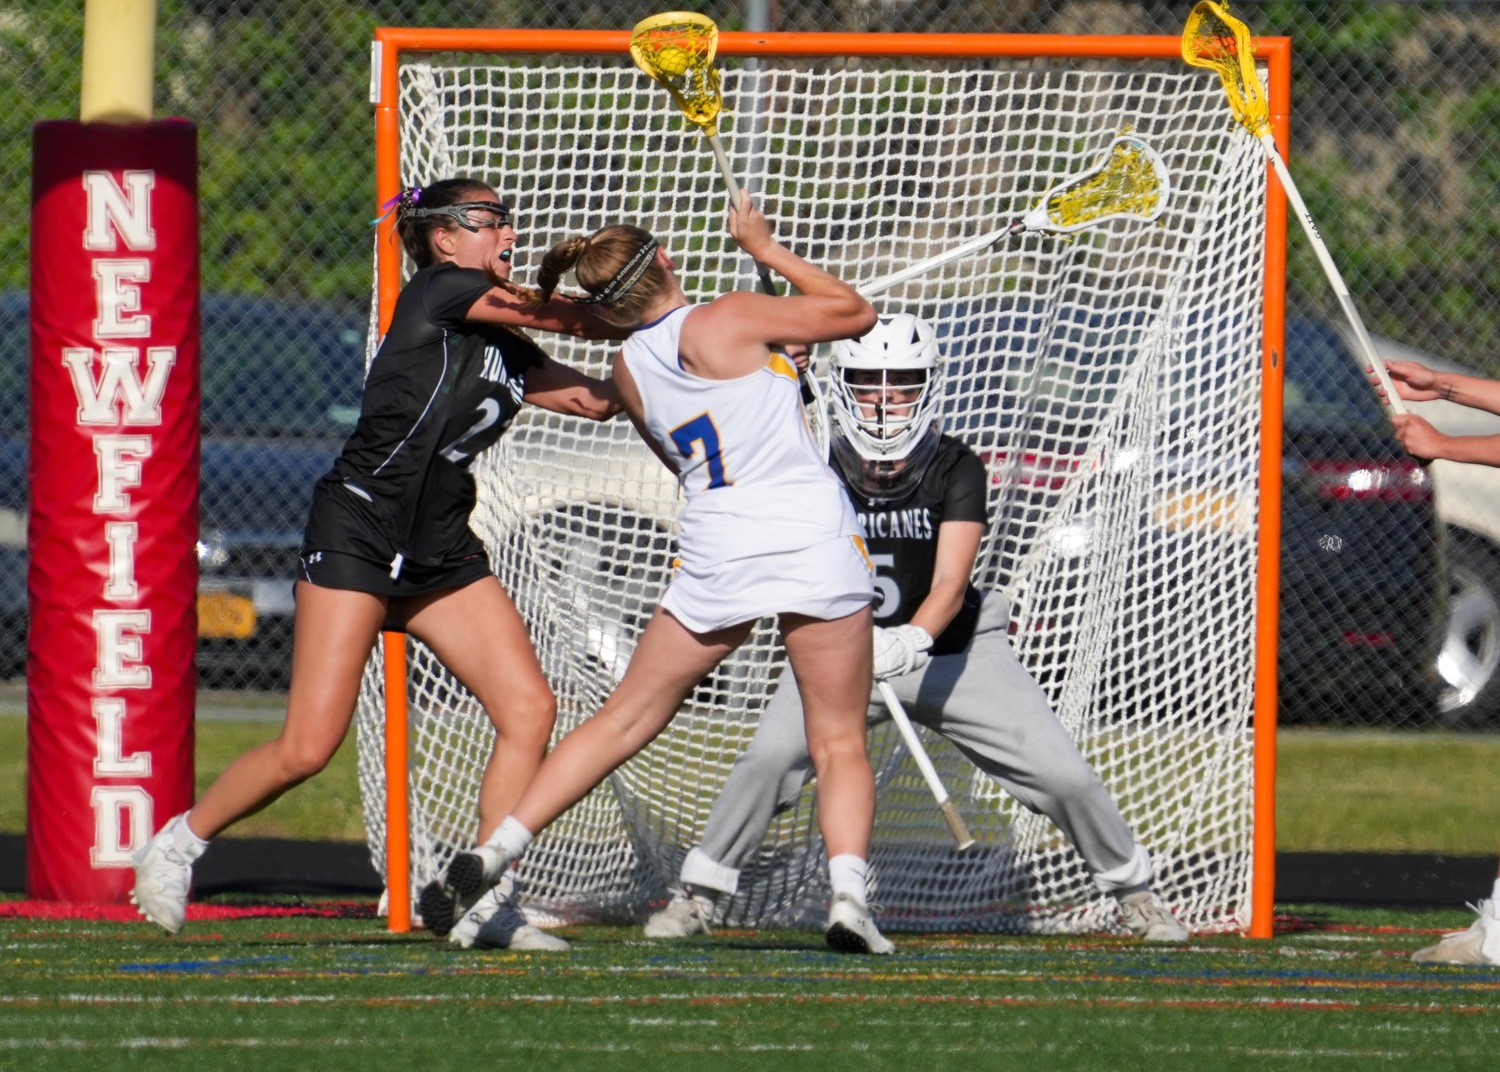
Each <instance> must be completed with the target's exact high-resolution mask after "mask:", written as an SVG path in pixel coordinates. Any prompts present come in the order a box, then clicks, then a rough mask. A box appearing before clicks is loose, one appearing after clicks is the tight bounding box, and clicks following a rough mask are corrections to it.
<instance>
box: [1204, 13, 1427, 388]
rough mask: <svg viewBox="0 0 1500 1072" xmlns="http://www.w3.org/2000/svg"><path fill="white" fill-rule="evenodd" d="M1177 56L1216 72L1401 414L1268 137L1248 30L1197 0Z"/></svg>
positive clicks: (1345, 291)
mask: <svg viewBox="0 0 1500 1072" xmlns="http://www.w3.org/2000/svg"><path fill="white" fill-rule="evenodd" d="M1182 58H1183V59H1184V60H1186V61H1187V62H1188V63H1190V64H1191V65H1192V66H1194V67H1207V68H1208V69H1209V70H1211V71H1217V72H1218V74H1219V80H1220V81H1221V82H1223V83H1224V93H1225V95H1226V96H1227V97H1228V98H1229V107H1230V110H1231V111H1233V112H1234V118H1235V119H1236V120H1237V121H1238V122H1239V124H1240V125H1241V126H1243V127H1244V128H1245V129H1246V130H1248V131H1249V132H1250V133H1251V134H1253V135H1254V136H1255V137H1256V139H1258V140H1259V141H1260V144H1261V148H1263V149H1264V150H1265V151H1266V158H1267V159H1268V160H1270V161H1271V166H1272V168H1274V169H1275V171H1276V177H1277V179H1279V180H1280V181H1281V188H1282V190H1284V191H1285V192H1286V197H1287V200H1288V201H1290V202H1291V203H1292V211H1293V212H1294V214H1295V215H1296V217H1297V220H1298V221H1299V222H1300V223H1301V224H1302V231H1303V233H1304V234H1306V235H1307V240H1308V241H1309V242H1311V243H1312V247H1313V252H1314V253H1316V254H1317V255H1318V263H1319V264H1321V265H1322V266H1323V274H1324V275H1326V276H1327V277H1328V282H1329V283H1331V284H1332V285H1333V293H1334V295H1335V296H1336V297H1337V298H1338V301H1339V308H1341V309H1343V311H1344V317H1345V318H1346V319H1347V320H1348V321H1349V327H1350V329H1351V330H1352V331H1353V332H1354V341H1355V345H1356V347H1357V348H1358V350H1359V356H1360V358H1361V359H1363V360H1364V362H1365V363H1366V365H1367V366H1368V367H1369V368H1370V369H1371V370H1373V371H1374V373H1375V378H1376V380H1378V381H1379V383H1380V387H1381V389H1382V390H1383V391H1384V392H1385V398H1386V404H1387V405H1389V406H1390V408H1391V412H1392V413H1397V414H1400V413H1405V412H1406V405H1405V404H1404V403H1403V402H1402V401H1401V396H1400V395H1398V394H1397V393H1396V385H1395V384H1393V383H1392V382H1391V374H1390V373H1389V372H1388V371H1386V367H1385V362H1384V361H1382V360H1381V359H1380V355H1379V354H1377V353H1376V352H1375V344H1374V343H1372V342H1371V341H1370V333H1369V332H1368V331H1366V330H1365V322H1364V321H1363V320H1362V319H1360V315H1359V310H1358V309H1356V308H1355V307H1354V299H1353V298H1352V297H1351V296H1350V294H1349V288H1348V286H1347V285H1345V283H1344V277H1343V276H1342V275H1341V274H1339V270H1338V266H1337V265H1335V264H1334V263H1333V255H1332V254H1330V253H1329V252H1328V246H1327V245H1326V244H1325V243H1324V242H1323V236H1322V235H1321V234H1319V233H1318V225H1317V224H1316V223H1314V222H1313V218H1312V213H1310V212H1308V210H1307V204H1306V202H1304V201H1303V200H1302V194H1301V193H1300V192H1299V191H1298V190H1297V184H1296V183H1295V182H1293V181H1292V174H1291V172H1290V171H1288V170H1287V166H1286V161H1284V160H1282V159H1281V153H1280V152H1278V151H1277V149H1276V139H1275V137H1274V136H1273V135H1272V134H1271V122H1270V115H1271V107H1270V104H1269V103H1268V102H1267V101H1266V94H1265V91H1264V89H1262V87H1261V84H1260V77H1259V76H1258V75H1257V74H1256V73H1255V46H1254V44H1253V43H1252V42H1251V40H1250V28H1249V27H1248V26H1246V25H1245V24H1244V23H1243V22H1241V21H1240V20H1239V19H1237V18H1235V17H1234V16H1232V15H1230V14H1229V10H1228V8H1227V7H1225V6H1224V5H1222V4H1218V3H1215V2H1214V0H1201V2H1200V3H1199V4H1198V5H1197V6H1196V7H1194V8H1193V10H1192V12H1191V13H1190V14H1189V15H1188V20H1187V25H1185V26H1184V27H1183V28H1182Z"/></svg>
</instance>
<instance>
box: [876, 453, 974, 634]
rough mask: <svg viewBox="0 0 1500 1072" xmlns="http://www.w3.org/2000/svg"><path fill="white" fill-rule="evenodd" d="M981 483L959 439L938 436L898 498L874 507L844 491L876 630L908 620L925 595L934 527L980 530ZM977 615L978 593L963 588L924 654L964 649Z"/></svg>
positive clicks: (932, 556)
mask: <svg viewBox="0 0 1500 1072" xmlns="http://www.w3.org/2000/svg"><path fill="white" fill-rule="evenodd" d="M988 480H989V474H988V473H987V472H986V471H985V467H984V463H983V462H982V461H980V460H979V456H978V455H976V454H975V453H974V452H973V451H972V450H970V449H969V448H968V446H967V445H965V444H964V443H963V442H962V441H961V440H958V439H954V438H953V437H952V436H946V435H945V436H943V437H942V440H941V442H940V444H939V446H938V453H937V457H935V458H933V460H932V464H931V465H929V466H928V467H927V472H926V473H924V474H923V476H922V479H921V481H920V482H918V484H917V486H916V487H915V488H914V489H913V490H912V491H911V493H910V494H909V495H907V496H906V497H905V498H903V499H896V500H889V501H885V502H880V503H874V502H871V501H870V500H869V499H867V498H865V497H864V496H863V495H861V494H860V492H859V489H858V488H855V487H853V486H852V485H850V486H849V497H850V498H851V499H852V500H853V502H854V509H855V510H856V511H857V512H858V513H859V518H860V521H861V522H862V523H863V525H864V530H865V543H866V544H867V545H868V546H869V550H870V559H871V561H872V562H873V564H874V566H875V588H876V591H877V592H878V597H877V600H876V603H875V624H876V625H881V626H891V625H905V624H906V623H907V622H910V621H911V618H912V615H913V614H915V613H916V611H917V608H918V607H920V606H921V605H922V601H923V600H924V599H926V598H927V594H928V592H930V591H931V590H932V575H933V570H934V567H935V566H936V564H937V536H938V526H939V525H941V524H942V523H943V522H944V521H977V522H979V523H980V524H985V523H986V521H987V516H986V496H985V491H986V487H987V482H988ZM978 617H979V592H978V590H976V589H975V587H974V586H973V585H972V584H970V585H969V587H968V590H967V591H966V592H965V593H964V602H963V606H962V607H961V608H960V609H959V612H958V614H957V615H955V616H954V618H953V621H951V622H950V623H949V624H948V628H946V629H944V630H943V632H942V635H941V636H937V637H934V638H933V645H932V654H934V655H952V654H954V653H956V652H960V651H963V650H964V649H965V648H967V647H968V646H969V640H970V638H971V637H972V636H973V635H974V624H975V622H976V621H977V620H978Z"/></svg>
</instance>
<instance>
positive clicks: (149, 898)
mask: <svg viewBox="0 0 1500 1072" xmlns="http://www.w3.org/2000/svg"><path fill="white" fill-rule="evenodd" d="M385 613H386V602H385V599H384V598H383V597H381V596H375V595H370V594H368V593H365V592H351V591H344V590H340V589H335V588H320V587H318V586H317V585H313V584H309V583H307V582H305V581H299V582H298V583H297V611H296V625H295V629H296V636H297V638H298V642H295V643H294V646H293V649H292V652H293V654H292V681H291V689H290V691H289V693H288V696H287V711H286V721H285V723H284V724H283V725H282V728H281V733H280V735H278V736H277V737H276V739H275V740H272V741H268V742H266V743H265V744H263V745H259V746H258V747H256V748H252V749H251V750H250V751H248V752H246V753H245V754H244V755H242V756H240V757H239V758H238V759H236V760H235V761H234V762H233V763H231V764H230V765H229V766H228V767H226V768H225V769H224V772H223V773H222V774H220V775H219V776H218V778H216V779H215V780H214V783H213V784H212V785H211V786H209V787H208V791H207V792H205V793H204V794H203V796H202V797H201V798H200V799H199V800H198V802H197V803H196V804H194V805H193V807H192V810H191V811H189V812H188V813H187V814H186V815H179V816H177V817H175V818H173V819H172V820H170V821H169V822H168V823H167V824H166V825H165V826H163V827H162V829H161V830H160V831H158V832H157V834H156V836H155V837H153V838H152V839H151V840H150V841H148V842H147V843H146V844H145V845H144V846H143V847H142V848H141V850H140V851H139V852H138V853H137V854H136V856H135V860H134V864H135V872H136V880H135V889H134V890H133V892H132V893H131V899H132V900H134V901H135V903H136V905H137V907H138V908H139V909H140V910H141V914H142V915H144V916H145V917H146V918H147V919H150V920H151V921H152V922H154V923H156V924H158V925H159V926H161V927H164V928H165V929H166V930H168V931H171V932H172V933H174V934H175V933H176V932H178V931H179V930H181V929H182V925H183V921H184V919H185V918H186V911H187V899H188V889H189V887H190V886H191V883H192V865H193V861H194V860H196V859H197V857H198V856H199V855H200V854H201V853H202V852H203V849H204V847H205V845H206V842H207V839H209V838H211V837H213V836H214V835H216V834H218V833H219V832H220V831H221V830H223V829H224V828H225V827H227V826H229V825H230V824H231V823H234V822H235V821H237V820H239V819H242V818H244V817H245V816H247V815H252V814H254V813H255V812H257V811H260V810H261V809H262V808H264V807H266V806H267V805H268V804H270V803H271V802H272V801H274V800H275V799H276V798H277V797H279V796H281V794H283V793H285V792H286V791H287V790H288V789H290V788H292V787H293V786H295V785H298V784H299V783H301V782H304V781H306V780H307V779H308V778H310V777H312V776H313V775H314V774H316V773H318V772H319V771H320V770H322V769H323V768H324V767H325V766H327V765H328V761H329V760H330V759H332V758H333V754H334V753H335V752H336V751H338V747H339V745H340V744H341V743H342V742H343V740H344V736H345V735H346V734H347V733H348V731H349V723H350V721H351V719H352V718H353V717H354V706H355V703H356V701H357V700H358V697H359V685H360V679H361V676H362V675H363V673H364V667H365V663H366V661H367V660H368V659H369V656H370V649H371V647H372V646H373V645H374V643H375V638H376V636H377V635H378V634H379V631H380V625H381V622H382V621H383V620H384V618H385Z"/></svg>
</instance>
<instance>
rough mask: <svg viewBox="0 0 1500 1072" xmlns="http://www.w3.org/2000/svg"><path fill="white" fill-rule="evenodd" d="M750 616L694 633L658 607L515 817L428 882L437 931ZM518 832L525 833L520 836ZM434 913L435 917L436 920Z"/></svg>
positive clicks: (714, 661) (581, 793)
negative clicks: (600, 702) (620, 674)
mask: <svg viewBox="0 0 1500 1072" xmlns="http://www.w3.org/2000/svg"><path fill="white" fill-rule="evenodd" d="M753 624H754V623H753V622H746V623H744V624H742V625H737V626H732V627H730V628H728V629H720V630H717V631H715V632H711V633H704V634H697V633H693V632H692V631H691V630H689V629H688V628H687V627H686V626H684V625H683V624H682V623H681V622H679V621H677V619H676V618H673V617H672V616H671V615H670V614H668V613H666V612H665V611H662V610H658V611H657V612H656V614H655V615H654V616H653V617H652V619H651V621H650V622H649V623H647V625H646V628H645V630H644V631H643V632H642V633H641V639H640V642H639V643H638V644H637V645H636V649H635V652H634V654H633V655H632V656H631V660H630V666H629V667H628V668H627V670H626V671H625V676H624V678H623V679H622V680H621V681H620V684H619V685H618V686H617V687H616V689H615V691H614V692H613V693H611V694H610V697H609V699H608V700H606V701H605V702H604V706H603V707H601V708H600V709H599V711H598V713H597V714H595V715H594V716H593V717H591V718H589V719H588V720H587V721H585V722H584V723H583V724H582V725H580V726H578V727H576V728H574V729H573V730H572V731H571V732H569V733H568V734H567V736H565V737H564V738H563V739H562V740H561V741H560V742H559V743H558V745H557V747H556V748H554V749H553V750H552V752H551V753H550V754H549V755H548V756H547V758H546V759H545V760H543V761H542V765H541V768H540V769H539V770H538V771H537V773H536V776H535V777H534V778H533V779H532V781H531V784H530V785H529V786H528V787H527V789H526V791H525V793H524V794H523V795H522V797H521V799H520V801H519V802H517V804H516V806H515V808H514V809H512V812H511V814H510V817H509V818H508V819H507V820H506V822H505V823H504V824H502V826H501V827H500V828H499V829H498V830H497V831H496V832H495V834H494V835H493V836H492V837H491V838H489V840H488V841H486V843H485V844H483V845H480V846H479V847H478V848H477V849H476V850H475V851H474V852H472V853H460V854H459V855H458V856H456V857H455V858H454V860H453V862H452V863H451V864H450V865H449V866H448V871H447V873H446V874H445V875H444V876H443V879H442V880H441V882H438V883H433V884H431V885H430V886H429V887H428V888H427V889H424V890H423V906H422V912H423V916H424V918H426V917H427V916H428V914H429V913H431V914H432V916H433V919H429V920H427V923H428V926H429V928H432V929H433V930H434V932H435V933H444V931H443V925H444V924H445V923H446V924H447V925H448V926H451V925H452V924H451V923H449V922H448V921H449V919H450V918H456V916H458V915H461V914H462V910H463V909H464V907H465V903H466V902H467V901H468V900H469V899H472V898H474V897H477V896H478V895H479V894H480V893H482V892H483V891H484V890H485V889H488V888H489V887H490V886H493V885H494V884H495V883H496V882H498V881H499V878H500V876H501V875H502V874H503V872H504V869H505V868H506V867H508V866H509V865H510V863H511V861H512V860H514V859H515V858H517V857H518V856H519V855H520V853H521V852H522V851H524V848H525V844H528V843H529V841H530V838H531V837H532V836H534V835H535V834H538V833H540V832H541V831H542V830H543V829H544V828H545V827H546V826H547V825H548V824H550V823H551V822H552V821H553V820H554V819H556V818H557V817H558V816H560V815H561V814H562V813H563V812H565V811H567V810H568V808H570V807H572V806H573V805H574V804H576V803H577V802H578V801H580V800H582V799H583V798H584V797H585V796H587V795H588V794H589V792H590V791H592V790H593V788H594V787H595V786H597V785H598V784H599V783H600V782H602V781H603V780H604V779H605V777H607V776H608V775H609V773H610V772H611V771H613V770H614V769H615V768H616V767H618V766H619V765H620V764H622V763H624V762H625V761H626V760H627V759H629V758H630V757H631V756H633V755H635V754H636V753H637V752H639V751H640V750H641V749H642V748H645V747H646V745H648V744H650V743H651V741H652V740H653V739H654V738H655V737H656V735H657V734H659V733H661V731H662V730H663V729H665V728H666V726H667V724H668V723H669V722H671V721H672V716H673V715H675V714H676V713H677V709H678V708H679V707H680V706H681V705H682V702H683V700H685V699H686V698H687V696H688V694H689V693H690V692H691V691H692V689H693V687H694V686H695V685H696V684H697V683H698V682H699V681H701V680H702V679H703V677H704V676H705V675H706V674H707V673H708V672H709V671H710V670H712V669H713V668H714V667H715V666H717V665H718V664H719V663H720V662H721V661H722V660H723V659H724V657H725V656H726V655H728V654H729V653H730V652H732V651H733V650H734V649H735V648H737V647H738V646H739V645H740V644H741V643H742V642H743V641H744V639H745V637H746V636H748V635H749V633H750V628H751V626H752V625H753ZM514 838H520V839H521V843H520V844H516V843H515V842H514V840H512V839H514ZM434 920H436V925H434Z"/></svg>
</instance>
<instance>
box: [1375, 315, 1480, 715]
mask: <svg viewBox="0 0 1500 1072" xmlns="http://www.w3.org/2000/svg"><path fill="white" fill-rule="evenodd" d="M1373 341H1374V343H1375V351H1376V353H1378V354H1379V355H1380V356H1381V357H1382V358H1383V359H1384V360H1387V361H1395V360H1402V361H1420V362H1421V363H1422V364H1424V365H1427V366H1428V367H1430V368H1435V369H1439V370H1442V371H1445V372H1460V373H1463V374H1465V375H1479V373H1475V372H1474V371H1473V370H1472V369H1466V368H1464V367H1462V366H1460V365H1456V364H1454V363H1453V362H1451V361H1447V360H1444V359H1443V358H1438V357H1433V356H1432V355H1431V354H1425V353H1422V352H1420V351H1418V350H1414V349H1412V348H1411V347H1408V346H1403V345H1402V344H1401V343H1398V342H1395V341H1394V340H1391V339H1385V338H1378V337H1377V338H1376V339H1374V340H1373ZM1409 406H1410V407H1411V410H1412V412H1413V413H1418V414H1420V415H1421V416H1423V417H1425V418H1427V419H1428V420H1429V421H1431V422H1432V423H1433V425H1434V426H1436V427H1437V428H1438V430H1439V431H1442V432H1446V433H1448V434H1449V435H1497V434H1500V416H1497V415H1495V414H1493V413H1486V412H1484V411H1482V410H1477V409H1471V408H1469V407H1467V406H1460V405H1457V404H1455V403H1452V402H1443V401H1440V400H1435V401H1432V402H1413V403H1409ZM1428 471H1429V472H1430V473H1431V475H1432V480H1433V483H1434V484H1435V485H1436V488H1437V512H1438V517H1439V519H1441V521H1442V522H1443V524H1444V525H1445V526H1447V531H1448V545H1449V574H1448V615H1447V618H1446V622H1445V628H1444V632H1443V639H1442V647H1441V650H1440V652H1439V654H1438V662H1437V667H1438V674H1439V676H1440V677H1441V678H1442V691H1441V693H1440V694H1439V697H1438V701H1439V707H1440V716H1439V717H1440V720H1441V721H1443V722H1445V723H1448V724H1451V725H1455V726H1496V725H1500V469H1497V468H1495V467H1494V466H1489V465H1475V464H1466V463H1462V462H1450V461H1437V462H1433V463H1432V464H1431V466H1430V467H1429V468H1428Z"/></svg>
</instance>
